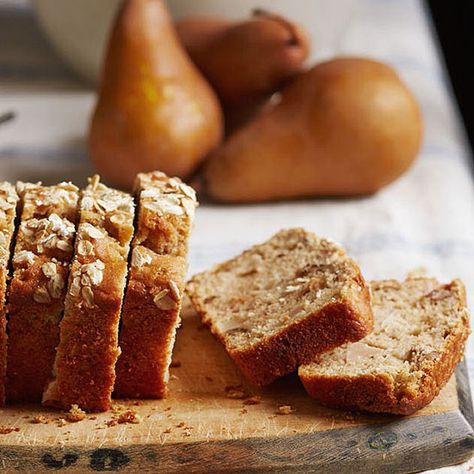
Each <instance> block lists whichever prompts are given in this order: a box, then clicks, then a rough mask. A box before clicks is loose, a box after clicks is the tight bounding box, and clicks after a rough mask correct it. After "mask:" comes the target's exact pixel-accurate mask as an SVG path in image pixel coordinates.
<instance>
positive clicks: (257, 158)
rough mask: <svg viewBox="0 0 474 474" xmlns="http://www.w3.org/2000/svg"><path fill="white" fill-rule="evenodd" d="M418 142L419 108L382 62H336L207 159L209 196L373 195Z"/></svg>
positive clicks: (309, 75)
mask: <svg viewBox="0 0 474 474" xmlns="http://www.w3.org/2000/svg"><path fill="white" fill-rule="evenodd" d="M421 139H422V117H421V113H420V110H419V108H418V105H417V102H416V100H415V98H414V97H413V95H412V94H411V93H410V91H409V90H408V89H407V87H406V86H405V85H404V84H403V82H402V81H401V80H400V78H399V77H398V75H397V74H396V73H395V71H393V69H391V68H390V67H388V66H387V65H385V64H382V63H379V62H376V61H372V60H369V59H364V58H338V59H334V60H332V61H328V62H324V63H321V64H319V65H316V66H315V67H313V68H312V69H311V70H309V71H307V72H305V73H303V74H301V75H300V76H299V77H298V78H297V79H295V80H294V82H292V83H291V84H290V85H288V86H287V87H286V88H285V89H284V90H283V91H282V94H281V98H280V102H279V103H277V104H275V105H273V106H271V107H266V108H265V109H264V110H263V111H262V112H261V113H260V114H259V115H258V116H257V117H256V118H255V119H253V120H252V121H250V122H249V123H248V124H247V125H245V126H243V127H242V128H241V129H240V130H238V131H237V132H236V133H235V134H233V135H232V136H231V137H230V138H229V139H228V140H227V142H226V143H225V144H224V145H223V146H222V147H221V148H220V149H219V150H217V151H216V152H215V153H213V154H212V156H211V157H210V160H209V162H208V164H207V168H206V170H205V180H206V183H207V189H208V193H209V194H210V195H211V196H212V197H214V198H215V199H218V200H222V201H229V202H250V201H267V200H276V199H287V198H297V197H304V196H354V195H365V194H371V193H374V192H375V191H377V190H379V189H380V188H382V187H383V186H385V185H387V184H388V183H390V182H392V181H393V180H394V179H396V178H398V177H399V176H400V175H401V174H402V173H404V172H405V171H406V170H407V169H408V168H409V166H410V165H411V163H412V162H413V160H414V159H415V157H416V155H417V152H418V149H419V147H420V142H421Z"/></svg>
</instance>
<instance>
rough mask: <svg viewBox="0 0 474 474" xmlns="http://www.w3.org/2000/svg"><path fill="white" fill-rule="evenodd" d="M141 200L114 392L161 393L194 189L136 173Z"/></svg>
mask: <svg viewBox="0 0 474 474" xmlns="http://www.w3.org/2000/svg"><path fill="white" fill-rule="evenodd" d="M135 190H136V193H137V197H138V200H139V210H138V219H137V223H136V235H135V237H134V239H133V244H132V259H131V267H130V271H129V282H128V286H127V292H126V297H125V301H124V308H123V313H122V326H121V331H120V348H121V351H122V353H121V355H120V357H119V360H118V362H117V369H116V371H117V381H116V385H115V396H117V397H128V398H162V397H164V396H165V395H166V387H167V383H168V378H169V365H170V363H171V356H172V351H173V346H174V340H175V335H176V329H177V326H178V324H179V321H180V319H179V313H180V309H181V298H182V295H183V292H184V285H185V277H186V271H187V263H186V259H185V256H186V253H187V248H188V238H189V233H190V230H191V226H192V221H193V217H194V211H195V208H196V206H197V201H196V195H195V192H194V190H193V189H192V188H190V187H189V186H187V185H185V184H184V183H182V182H181V181H180V180H179V179H176V178H169V177H167V176H166V175H165V174H163V173H160V172H154V173H142V174H139V175H138V176H137V181H136V184H135Z"/></svg>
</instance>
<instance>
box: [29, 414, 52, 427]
mask: <svg viewBox="0 0 474 474" xmlns="http://www.w3.org/2000/svg"><path fill="white" fill-rule="evenodd" d="M30 423H33V424H35V425H38V424H40V423H43V424H46V423H49V420H48V419H47V418H46V417H45V416H43V415H36V416H34V417H33V418H32V419H31V420H30Z"/></svg>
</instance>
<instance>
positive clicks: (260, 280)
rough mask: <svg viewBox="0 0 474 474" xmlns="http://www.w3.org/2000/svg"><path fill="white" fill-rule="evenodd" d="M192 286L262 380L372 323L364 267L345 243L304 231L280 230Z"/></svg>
mask: <svg viewBox="0 0 474 474" xmlns="http://www.w3.org/2000/svg"><path fill="white" fill-rule="evenodd" d="M187 292H188V294H189V296H190V298H191V301H192V302H193V304H194V306H195V308H196V310H197V312H198V313H199V315H200V316H201V319H202V321H203V323H204V324H206V325H208V326H209V327H210V329H211V331H212V333H213V334H214V335H215V336H216V337H217V338H218V339H219V340H220V341H221V342H222V343H223V344H224V346H225V348H226V350H227V352H228V353H229V355H230V356H231V357H232V359H233V360H234V361H235V362H236V364H237V365H238V366H239V368H240V369H241V370H242V372H243V373H244V374H245V375H246V376H247V378H248V379H249V380H250V381H252V382H254V383H256V384H259V385H264V384H267V383H270V382H272V381H273V380H275V379H276V378H277V377H279V376H282V375H284V374H287V373H289V372H292V371H293V370H296V368H297V367H298V365H300V364H301V363H304V362H307V361H309V360H311V359H312V358H313V357H314V356H315V355H316V354H318V353H320V352H324V351H328V350H330V349H332V348H334V347H336V346H338V345H341V344H343V343H345V342H348V341H356V340H359V339H361V338H362V337H364V336H365V335H367V333H368V332H369V331H370V329H371V327H372V312H371V309H370V304H369V302H370V296H369V290H368V287H367V286H366V284H365V282H364V279H363V278H362V275H361V274H360V270H359V268H358V266H357V265H356V264H355V262H354V261H353V260H352V259H350V258H349V257H348V256H347V255H346V254H345V252H344V250H343V249H342V248H341V247H340V246H338V245H337V244H335V243H333V242H331V241H329V240H327V239H322V238H319V237H317V236H316V235H314V234H312V233H310V232H307V231H305V230H303V229H288V230H283V231H280V232H278V233H277V234H276V235H275V236H274V237H272V238H271V239H270V240H268V241H267V242H265V243H263V244H260V245H256V246H254V247H252V248H251V249H249V250H247V251H246V252H244V253H243V254H242V255H239V256H238V257H235V258H233V259H231V260H229V261H227V262H224V263H221V264H219V265H217V266H215V267H214V268H212V269H211V270H209V271H207V272H203V273H200V274H198V275H196V276H194V277H193V278H192V279H191V281H190V282H189V284H188V286H187Z"/></svg>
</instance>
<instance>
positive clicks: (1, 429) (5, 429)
mask: <svg viewBox="0 0 474 474" xmlns="http://www.w3.org/2000/svg"><path fill="white" fill-rule="evenodd" d="M18 431H20V428H18V427H16V428H15V427H14V426H0V434H2V435H6V434H10V433H12V432H15V433H18Z"/></svg>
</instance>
